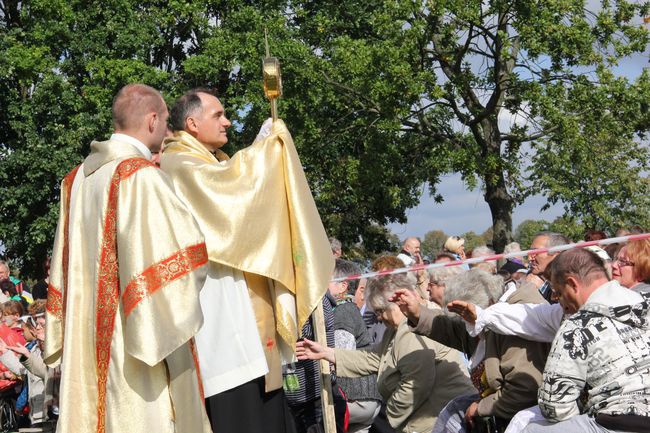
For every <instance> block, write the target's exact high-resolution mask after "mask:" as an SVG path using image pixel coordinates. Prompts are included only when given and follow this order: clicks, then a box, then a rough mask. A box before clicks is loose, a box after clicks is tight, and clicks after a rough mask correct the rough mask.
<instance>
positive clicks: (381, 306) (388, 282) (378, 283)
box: [365, 273, 417, 311]
mask: <svg viewBox="0 0 650 433" xmlns="http://www.w3.org/2000/svg"><path fill="white" fill-rule="evenodd" d="M416 285H417V280H416V278H415V277H414V276H413V275H411V274H410V273H404V274H393V275H386V276H383V277H373V278H369V279H368V284H366V291H365V295H366V302H367V303H368V305H370V307H371V308H372V309H373V310H375V311H377V310H385V309H386V308H388V304H389V303H388V298H390V297H391V296H393V295H394V294H395V291H396V290H398V289H407V290H410V291H415V286H416Z"/></svg>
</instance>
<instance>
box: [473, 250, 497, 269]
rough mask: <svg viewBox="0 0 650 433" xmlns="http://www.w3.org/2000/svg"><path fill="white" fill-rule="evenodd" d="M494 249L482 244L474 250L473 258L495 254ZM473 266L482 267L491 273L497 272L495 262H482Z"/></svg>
mask: <svg viewBox="0 0 650 433" xmlns="http://www.w3.org/2000/svg"><path fill="white" fill-rule="evenodd" d="M494 254H495V253H494V250H493V249H492V248H490V247H488V246H487V245H480V246H478V247H476V248H474V249H473V250H472V258H474V257H485V256H492V255H494ZM472 268H477V269H482V270H484V271H485V272H488V273H490V274H496V273H497V264H496V263H495V262H481V263H477V264H475V265H472Z"/></svg>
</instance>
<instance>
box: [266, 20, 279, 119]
mask: <svg viewBox="0 0 650 433" xmlns="http://www.w3.org/2000/svg"><path fill="white" fill-rule="evenodd" d="M264 43H265V45H266V57H264V60H263V61H262V75H263V77H264V94H265V95H266V97H267V98H269V101H271V118H272V119H273V121H276V120H277V119H278V107H277V104H276V100H277V99H278V98H279V97H280V96H282V76H281V75H280V61H279V60H278V59H277V57H271V55H270V54H269V39H268V37H267V34H266V31H264Z"/></svg>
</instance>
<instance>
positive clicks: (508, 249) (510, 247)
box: [503, 242, 521, 254]
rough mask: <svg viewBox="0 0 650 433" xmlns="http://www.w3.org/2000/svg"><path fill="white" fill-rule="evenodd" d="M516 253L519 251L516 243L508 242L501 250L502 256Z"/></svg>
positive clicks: (519, 247)
mask: <svg viewBox="0 0 650 433" xmlns="http://www.w3.org/2000/svg"><path fill="white" fill-rule="evenodd" d="M517 251H521V245H519V243H518V242H510V243H509V244H508V245H506V246H505V247H504V248H503V254H510V253H516V252H517Z"/></svg>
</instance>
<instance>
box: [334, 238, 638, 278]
mask: <svg viewBox="0 0 650 433" xmlns="http://www.w3.org/2000/svg"><path fill="white" fill-rule="evenodd" d="M648 238H650V233H641V234H637V235H629V236H619V237H617V238H609V239H601V240H598V241H588V242H587V241H585V242H576V243H574V244H566V245H558V246H557V247H552V248H537V249H534V250H527V251H517V252H514V253H509V254H493V255H491V256H483V257H476V258H472V259H465V260H458V261H455V262H446V263H431V264H428V265H424V264H422V265H415V266H410V267H406V268H397V269H384V270H383V271H378V272H368V273H365V274H354V275H348V276H347V277H341V278H333V279H332V282H338V281H350V280H360V279H362V278H372V277H378V276H382V275H392V274H402V273H404V272H415V271H421V270H427V269H434V268H447V267H450V266H460V265H463V264H465V263H467V264H468V265H475V264H477V263H483V262H493V261H496V260H500V259H512V258H516V257H524V256H528V255H529V254H541V253H552V254H555V253H559V252H561V251H566V250H570V249H573V248H584V247H591V246H601V245H609V244H618V243H626V242H629V241H638V240H641V239H648Z"/></svg>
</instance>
